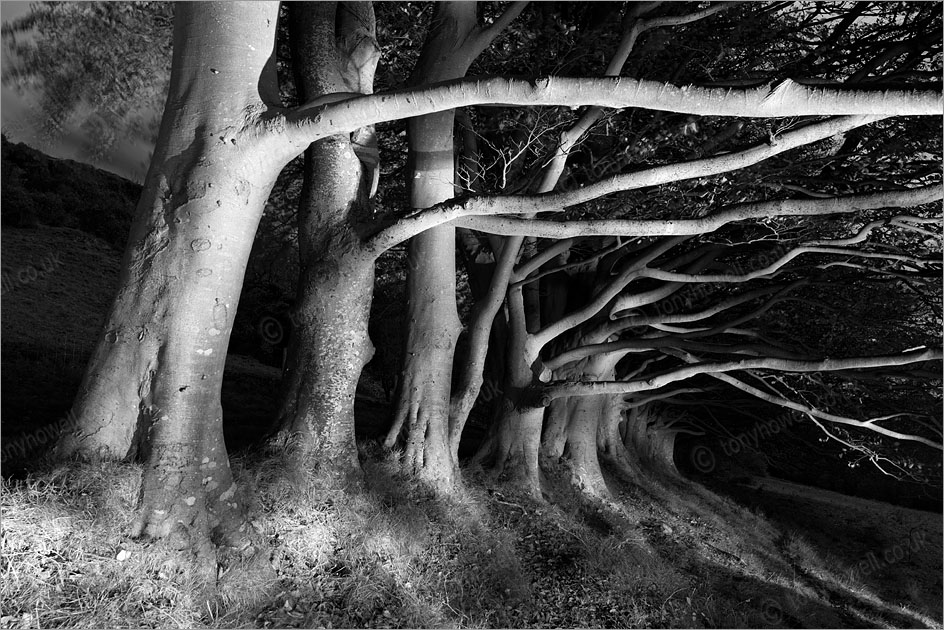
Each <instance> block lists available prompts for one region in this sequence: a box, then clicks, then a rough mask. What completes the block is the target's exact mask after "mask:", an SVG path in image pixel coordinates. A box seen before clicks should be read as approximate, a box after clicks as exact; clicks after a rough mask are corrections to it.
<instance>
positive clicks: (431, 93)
mask: <svg viewBox="0 0 944 630" xmlns="http://www.w3.org/2000/svg"><path fill="white" fill-rule="evenodd" d="M336 99H344V100H336ZM331 100H336V102H331V103H330V104H328V105H325V104H324V103H325V102H326V101H331ZM471 105H507V106H511V105H557V106H560V105H570V106H573V105H597V106H600V107H614V108H624V107H639V108H643V109H654V110H660V111H666V112H676V113H680V114H696V115H699V116H739V117H754V118H768V117H776V116H796V115H797V114H803V115H806V116H837V115H840V116H843V115H879V116H929V115H930V116H934V115H940V113H941V111H942V109H944V100H942V98H941V92H940V90H937V89H932V90H927V89H926V90H919V89H914V90H866V89H854V90H843V89H838V88H835V87H818V86H808V85H801V84H799V83H796V82H794V81H791V80H789V79H787V80H785V81H782V82H780V83H777V84H775V85H770V86H767V85H765V86H760V87H756V88H745V89H737V88H705V87H699V86H695V85H686V86H676V85H671V84H667V83H659V82H658V81H649V80H645V79H630V78H626V77H605V78H569V77H552V76H548V77H540V78H535V79H532V80H530V81H529V80H524V79H509V78H505V77H492V78H475V79H461V80H457V81H445V82H442V83H437V84H433V85H429V86H425V87H419V88H407V89H401V90H394V91H390V92H379V93H376V94H373V95H368V96H361V95H357V96H353V97H352V96H351V95H348V94H329V95H327V96H326V97H322V98H321V99H319V100H317V101H314V102H312V103H307V104H305V105H302V106H300V107H296V108H290V109H289V108H271V109H270V110H269V112H268V113H267V114H268V115H267V116H264V117H263V118H264V119H265V120H263V121H262V122H264V124H265V125H266V126H268V127H270V128H275V129H278V130H279V132H280V133H279V134H278V135H280V136H281V137H282V138H283V140H287V141H288V142H287V143H286V144H288V145H291V147H290V149H289V150H291V151H295V153H296V154H297V153H300V152H301V151H303V150H304V149H305V147H307V146H308V145H309V144H311V143H312V142H314V141H316V140H320V139H322V138H326V137H328V136H332V135H335V134H337V133H342V132H352V131H354V130H355V129H359V128H360V127H365V126H367V125H372V124H375V123H378V122H384V121H387V120H394V119H398V118H409V117H411V116H423V115H426V114H433V113H436V112H441V111H444V110H448V109H456V108H459V107H468V106H471ZM281 150H282V151H285V150H286V149H285V148H283V149H281Z"/></svg>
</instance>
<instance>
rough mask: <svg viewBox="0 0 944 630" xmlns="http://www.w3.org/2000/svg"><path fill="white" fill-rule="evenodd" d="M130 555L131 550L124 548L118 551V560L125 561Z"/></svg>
mask: <svg viewBox="0 0 944 630" xmlns="http://www.w3.org/2000/svg"><path fill="white" fill-rule="evenodd" d="M130 557H131V552H130V551H128V550H127V549H122V550H121V551H119V552H118V562H124V561H125V560H127V559H128V558H130Z"/></svg>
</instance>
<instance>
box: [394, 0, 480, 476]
mask: <svg viewBox="0 0 944 630" xmlns="http://www.w3.org/2000/svg"><path fill="white" fill-rule="evenodd" d="M475 12H476V3H475V2H443V3H440V4H437V5H436V7H435V9H434V13H433V17H432V19H431V22H430V34H429V35H428V36H427V40H426V42H425V44H424V47H423V51H422V53H421V55H420V60H419V62H418V63H417V67H416V70H415V71H414V76H413V82H414V83H434V82H437V81H445V80H448V79H456V78H461V77H463V76H465V73H466V71H467V70H468V67H469V65H470V64H471V63H472V61H473V60H474V59H475V57H476V56H477V55H478V52H477V50H475V47H473V46H470V44H469V38H470V36H472V35H473V34H474V33H475V32H476V31H477V24H476V16H475ZM454 125H455V113H454V111H452V110H449V111H445V112H440V113H436V114H429V115H426V116H420V117H417V118H412V119H410V120H409V122H408V127H407V133H408V137H409V151H410V153H409V163H410V165H411V167H412V168H411V169H409V173H410V177H411V179H410V181H409V189H410V204H411V206H412V207H413V208H416V209H423V208H428V207H430V206H433V205H435V204H437V203H440V202H442V201H445V200H448V199H451V198H452V197H453V196H454V195H455V186H454V178H455V158H454V155H453V151H454V139H453V134H454ZM408 260H409V271H408V278H407V294H408V305H407V339H406V348H405V353H404V364H403V372H402V375H401V378H400V388H399V393H398V397H397V407H396V411H395V415H394V422H393V425H392V426H391V428H390V431H389V432H388V434H387V438H386V440H385V444H386V445H387V446H388V447H391V446H394V445H395V444H397V443H398V442H399V441H401V439H402V448H403V453H402V459H401V461H402V468H403V470H404V471H406V472H408V473H410V474H413V475H416V476H417V478H419V479H420V480H422V481H423V482H425V483H427V484H429V485H430V486H431V487H433V488H435V489H437V490H440V491H448V490H450V489H451V488H452V486H453V485H454V484H455V483H456V480H457V475H458V462H457V459H456V455H455V451H454V450H453V449H452V448H451V445H450V431H449V405H450V397H451V394H452V368H453V365H452V363H453V356H454V353H455V349H456V341H457V340H458V338H459V333H460V332H461V331H462V324H461V322H460V321H459V314H458V312H457V310H456V231H455V228H454V227H452V226H449V225H444V226H439V227H436V228H433V229H431V230H428V231H426V232H424V233H422V234H420V235H419V236H416V237H414V238H413V239H411V240H410V245H409V259H408Z"/></svg>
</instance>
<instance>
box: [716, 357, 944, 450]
mask: <svg viewBox="0 0 944 630" xmlns="http://www.w3.org/2000/svg"><path fill="white" fill-rule="evenodd" d="M709 376H711V377H712V378H716V379H718V380H719V381H723V382H725V383H727V384H728V385H731V386H733V387H736V388H738V389H739V390H741V391H742V392H746V393H748V394H750V395H751V396H754V397H756V398H760V399H761V400H766V401H767V402H770V403H773V404H775V405H779V406H781V407H786V408H787V409H794V410H796V411H800V412H803V413H805V414H807V415H808V416H811V417H813V418H819V419H820V420H826V421H828V422H834V423H836V424H845V425H848V426H853V427H858V428H860V429H867V430H869V431H874V432H875V433H880V434H882V435H884V436H887V437H891V438H895V439H896V440H907V441H910V442H920V443H921V444H924V445H926V446H930V447H932V448H936V449H938V450H944V445H942V444H941V443H939V442H935V441H933V440H929V439H928V438H925V437H921V436H920V435H912V434H910V433H901V432H898V431H893V430H892V429H886V428H885V427H882V426H879V425H877V424H875V423H876V422H879V421H882V420H888V419H890V418H893V417H896V416H903V415H906V414H895V415H893V416H882V417H879V418H872V419H869V420H855V419H853V418H847V417H845V416H837V415H836V414H833V413H828V412H826V411H820V410H819V409H814V408H813V407H810V406H807V405H803V404H800V403H798V402H794V401H792V400H787V399H786V398H783V397H781V396H775V395H773V394H768V393H767V392H764V391H761V390H760V389H758V388H756V387H753V386H751V385H748V384H747V383H744V382H743V381H740V380H738V379H736V378H734V377H733V376H730V375H728V374H709Z"/></svg>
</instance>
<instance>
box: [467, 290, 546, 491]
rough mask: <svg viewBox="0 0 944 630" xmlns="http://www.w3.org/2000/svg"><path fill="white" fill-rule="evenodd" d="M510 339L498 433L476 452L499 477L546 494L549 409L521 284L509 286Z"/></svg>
mask: <svg viewBox="0 0 944 630" xmlns="http://www.w3.org/2000/svg"><path fill="white" fill-rule="evenodd" d="M508 311H509V339H508V350H507V352H506V354H505V356H506V358H507V367H506V370H505V380H504V383H503V386H502V403H501V405H502V406H501V413H500V415H499V417H498V420H497V422H496V424H495V425H494V427H493V434H492V436H491V437H490V438H489V439H488V440H487V441H486V442H485V443H484V444H483V445H482V447H481V448H480V449H479V452H478V453H477V454H476V455H475V461H477V462H479V463H482V464H483V465H484V466H486V467H489V468H491V470H492V472H493V474H494V475H495V476H496V478H498V479H499V480H502V481H506V482H508V483H510V484H512V485H514V486H515V487H516V488H518V489H520V490H522V491H524V492H526V493H528V494H530V495H532V496H533V497H534V498H535V499H538V500H541V499H542V493H541V475H540V465H539V451H540V446H541V428H542V426H543V424H544V410H543V409H541V408H539V407H538V406H536V405H535V402H534V400H533V399H532V397H531V395H530V392H531V388H532V387H533V385H534V373H533V371H532V370H533V368H534V366H535V364H536V363H537V359H538V352H537V348H536V347H535V345H534V344H533V343H532V337H531V336H530V335H529V334H528V332H527V330H526V328H525V326H526V324H525V307H524V297H523V295H522V289H521V286H517V287H515V288H513V289H511V290H510V291H509V292H508Z"/></svg>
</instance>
